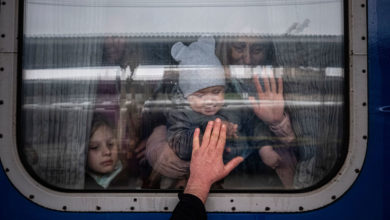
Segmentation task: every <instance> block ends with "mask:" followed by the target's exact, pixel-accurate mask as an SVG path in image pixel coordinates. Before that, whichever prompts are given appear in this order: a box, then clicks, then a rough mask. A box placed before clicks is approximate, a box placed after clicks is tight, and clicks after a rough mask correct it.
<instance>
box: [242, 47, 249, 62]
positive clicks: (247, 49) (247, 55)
mask: <svg viewBox="0 0 390 220" xmlns="http://www.w3.org/2000/svg"><path fill="white" fill-rule="evenodd" d="M243 56H244V57H243V59H244V64H245V65H250V64H251V53H250V49H249V48H248V47H246V48H245V50H244V54H243Z"/></svg>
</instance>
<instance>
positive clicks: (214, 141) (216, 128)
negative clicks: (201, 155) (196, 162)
mask: <svg viewBox="0 0 390 220" xmlns="http://www.w3.org/2000/svg"><path fill="white" fill-rule="evenodd" d="M221 124H222V123H221V119H219V118H217V119H215V123H214V127H213V132H212V134H211V139H210V142H209V144H208V146H211V147H214V148H215V147H216V146H217V141H218V139H219V135H220V131H221ZM224 127H225V138H226V125H225V126H224Z"/></svg>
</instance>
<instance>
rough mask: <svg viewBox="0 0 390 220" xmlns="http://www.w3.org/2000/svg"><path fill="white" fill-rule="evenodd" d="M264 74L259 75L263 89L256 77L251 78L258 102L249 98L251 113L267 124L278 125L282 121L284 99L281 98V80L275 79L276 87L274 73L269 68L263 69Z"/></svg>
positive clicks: (251, 97) (280, 78) (253, 98)
mask: <svg viewBox="0 0 390 220" xmlns="http://www.w3.org/2000/svg"><path fill="white" fill-rule="evenodd" d="M263 71H265V73H263V74H261V75H262V77H261V79H262V80H263V82H264V89H263V88H262V87H261V85H260V82H259V78H258V76H257V75H254V76H253V83H254V84H255V86H256V90H257V96H258V99H259V100H258V101H256V99H255V97H253V96H250V97H249V100H250V101H251V103H252V107H253V111H254V112H255V114H256V115H257V117H258V118H259V119H261V120H263V121H264V122H266V123H267V124H278V123H280V122H281V121H282V120H283V113H284V98H283V80H282V77H279V78H278V79H277V81H278V82H277V83H278V84H277V86H276V81H275V76H274V71H273V69H271V68H264V69H263Z"/></svg>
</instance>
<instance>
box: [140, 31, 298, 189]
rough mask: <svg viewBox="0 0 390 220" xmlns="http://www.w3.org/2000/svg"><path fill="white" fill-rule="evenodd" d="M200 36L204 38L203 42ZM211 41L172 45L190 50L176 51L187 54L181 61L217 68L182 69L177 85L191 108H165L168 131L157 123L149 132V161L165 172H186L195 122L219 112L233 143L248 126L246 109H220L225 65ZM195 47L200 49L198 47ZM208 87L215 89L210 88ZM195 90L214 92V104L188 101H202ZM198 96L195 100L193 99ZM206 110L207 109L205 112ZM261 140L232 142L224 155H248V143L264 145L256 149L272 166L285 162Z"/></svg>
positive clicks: (182, 173)
mask: <svg viewBox="0 0 390 220" xmlns="http://www.w3.org/2000/svg"><path fill="white" fill-rule="evenodd" d="M202 40H203V41H204V42H202ZM203 44H204V45H206V47H211V48H210V49H209V51H208V54H205V53H204V52H203V51H207V50H205V48H202V45H203ZM210 45H211V46H210ZM214 45H215V42H214V40H213V41H212V42H211V43H210V42H207V39H206V40H204V39H200V40H199V41H198V42H195V43H193V47H192V48H194V51H195V52H192V51H190V48H191V45H190V46H189V47H188V48H187V47H183V44H177V45H176V46H174V47H173V48H172V52H173V53H175V52H174V51H175V48H176V49H177V48H178V47H181V49H183V48H184V50H185V51H186V52H187V53H189V54H185V52H184V51H177V54H179V55H180V56H182V57H188V58H189V60H185V59H186V58H178V59H184V60H182V62H181V64H190V65H195V64H209V65H210V64H215V63H217V64H218V65H217V66H218V68H217V69H218V71H216V73H215V74H212V75H210V74H203V76H202V75H200V74H196V73H197V71H196V70H195V71H194V70H192V72H191V73H190V75H192V77H191V76H190V77H188V76H185V77H184V76H183V77H181V75H182V74H183V73H180V76H179V87H180V89H181V91H182V92H183V93H184V96H185V98H187V99H186V101H187V102H189V103H190V108H189V109H190V111H188V110H187V111H186V110H184V112H183V111H181V112H180V111H179V112H177V111H170V112H168V116H167V117H168V128H169V129H168V134H167V132H166V131H165V130H164V129H165V128H164V127H163V126H159V127H157V128H156V129H155V131H154V132H153V133H152V135H151V136H150V138H149V141H148V143H149V144H147V158H148V160H149V162H150V163H151V165H152V166H153V167H154V168H155V169H157V170H158V171H159V172H160V173H161V174H162V175H164V176H168V177H180V178H184V177H185V174H186V173H188V171H187V172H186V170H188V167H189V163H188V160H189V159H190V156H191V155H190V154H191V146H190V144H189V143H188V142H189V141H188V140H191V138H192V134H191V132H193V131H190V130H191V129H193V127H194V126H199V125H200V124H205V123H204V122H205V121H206V122H207V121H208V120H213V119H215V118H216V117H221V116H222V118H224V119H228V120H226V122H225V124H226V125H228V136H230V139H231V140H233V142H232V143H234V138H235V137H237V136H238V135H240V136H241V135H242V134H243V131H244V130H245V129H246V130H250V127H251V120H241V119H242V116H244V115H246V113H240V114H238V115H237V114H233V112H232V111H230V112H229V111H219V110H220V109H221V107H222V105H223V100H224V97H223V94H224V92H223V91H224V86H225V82H224V80H225V78H224V75H225V74H224V69H223V68H222V66H221V65H220V63H219V61H218V59H217V58H216V57H215V55H214ZM197 48H198V49H199V48H200V49H199V50H197ZM196 53H198V54H196ZM177 54H176V55H177ZM194 54H195V55H194ZM176 55H173V57H175V56H176ZM194 57H195V58H194ZM197 59H198V60H197ZM201 59H203V60H201ZM211 60H212V61H213V63H207V62H211ZM196 62H200V63H196ZM205 62H206V63H205ZM198 72H200V71H198ZM217 73H219V74H217ZM217 76H218V77H217ZM195 87H196V88H195ZM204 89H206V90H207V91H205V90H204ZM210 89H211V90H215V91H211V90H210ZM202 90H203V91H202ZM208 90H210V91H208ZM216 91H218V94H215V95H213V94H212V93H217V92H216ZM197 92H198V93H202V94H201V95H202V97H203V96H205V95H206V96H205V97H207V96H208V95H210V94H211V95H213V96H214V97H217V98H218V100H213V103H214V104H215V105H214V107H210V106H208V107H207V109H205V110H204V111H203V110H202V109H201V108H199V109H197V108H198V107H197V106H196V105H195V104H194V105H191V103H201V101H202V100H201V99H202V98H200V97H201V95H198V96H196V93H197ZM193 93H194V94H193ZM203 93H205V94H203ZM186 96H187V97H186ZM198 99H199V100H198ZM197 100H198V102H196V101H197ZM207 105H209V104H207ZM209 110H210V112H208V111H209ZM211 111H212V112H211ZM187 113H189V114H187ZM216 113H218V114H216ZM221 113H222V115H221ZM207 115H208V116H207ZM181 116H183V117H181ZM229 120H230V121H229ZM202 121H203V122H202ZM243 121H245V122H243ZM191 122H192V123H191ZM248 122H249V123H248ZM260 123H261V122H258V123H257V125H259V124H260ZM203 127H204V126H203ZM238 127H240V129H239V130H237V128H238ZM263 127H264V126H263ZM187 131H188V132H187ZM238 131H239V132H238ZM256 132H257V136H259V135H258V134H260V133H262V134H263V136H268V137H269V136H270V134H267V132H268V130H267V128H263V129H262V130H261V131H260V130H259V126H257V130H256ZM166 135H167V136H168V141H169V142H170V144H166V143H165V142H164V140H165V139H164V138H165V136H166ZM247 135H248V133H247ZM252 136H253V134H252ZM236 140H237V139H236ZM261 142H262V141H258V143H256V144H254V143H252V145H248V143H245V141H241V143H235V144H233V145H232V146H240V147H237V148H234V147H231V148H229V149H227V151H226V152H225V159H226V160H228V159H229V157H230V158H231V157H234V156H236V155H244V156H247V155H249V154H250V153H251V151H252V150H249V148H250V147H252V146H256V147H258V146H263V147H261V148H260V151H259V152H260V157H261V159H262V160H263V161H264V163H265V164H266V165H268V166H270V167H272V168H273V169H275V168H277V167H278V166H279V165H280V164H283V163H284V162H283V163H281V161H280V160H281V158H280V156H279V154H278V153H276V152H275V151H274V150H273V149H272V147H271V146H269V144H268V145H267V143H265V142H264V141H263V143H261ZM168 146H169V147H168ZM188 146H189V147H188ZM169 148H171V149H169ZM254 148H255V147H254ZM290 179H291V178H290ZM291 182H292V181H289V182H288V183H287V184H288V186H291V184H292V183H291ZM287 184H286V185H287Z"/></svg>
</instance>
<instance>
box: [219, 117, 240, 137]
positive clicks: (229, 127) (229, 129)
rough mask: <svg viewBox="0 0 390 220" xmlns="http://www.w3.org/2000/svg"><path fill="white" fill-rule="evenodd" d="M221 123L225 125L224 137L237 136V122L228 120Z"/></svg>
mask: <svg viewBox="0 0 390 220" xmlns="http://www.w3.org/2000/svg"><path fill="white" fill-rule="evenodd" d="M222 124H224V125H225V126H226V137H227V138H237V137H238V135H237V129H238V125H237V124H234V123H232V122H228V121H222Z"/></svg>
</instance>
